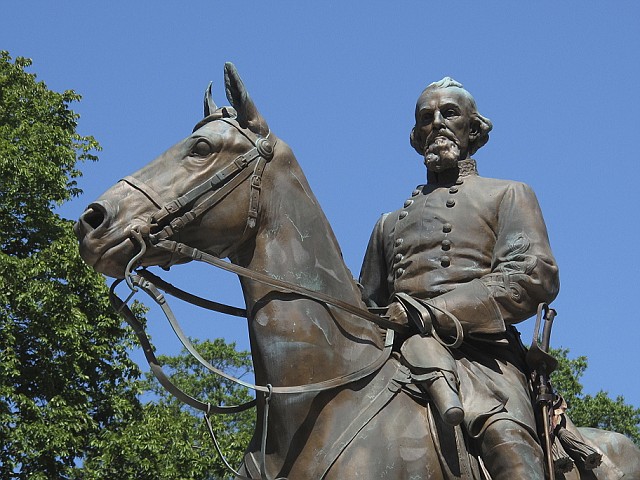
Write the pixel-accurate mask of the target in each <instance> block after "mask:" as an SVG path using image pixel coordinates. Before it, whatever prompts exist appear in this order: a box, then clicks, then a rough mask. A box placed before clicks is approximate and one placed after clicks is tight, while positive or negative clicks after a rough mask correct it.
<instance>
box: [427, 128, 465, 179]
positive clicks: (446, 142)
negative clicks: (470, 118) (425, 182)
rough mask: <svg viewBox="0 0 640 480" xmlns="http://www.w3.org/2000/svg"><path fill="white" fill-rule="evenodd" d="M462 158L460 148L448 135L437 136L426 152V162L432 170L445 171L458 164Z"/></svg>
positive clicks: (428, 168)
mask: <svg viewBox="0 0 640 480" xmlns="http://www.w3.org/2000/svg"><path fill="white" fill-rule="evenodd" d="M459 159H460V148H459V147H458V145H457V144H456V143H455V142H454V141H453V140H450V139H448V138H446V137H436V138H435V139H434V140H433V141H432V142H431V143H430V144H429V145H427V148H426V149H425V152H424V164H425V165H426V166H427V170H429V171H432V172H436V173H439V172H443V171H445V170H448V169H450V168H453V167H455V166H457V165H458V160H459Z"/></svg>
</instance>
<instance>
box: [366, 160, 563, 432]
mask: <svg viewBox="0 0 640 480" xmlns="http://www.w3.org/2000/svg"><path fill="white" fill-rule="evenodd" d="M360 283H361V284H362V286H363V289H364V290H363V292H364V297H365V301H367V302H368V303H369V305H370V306H386V305H389V304H390V303H391V302H392V301H393V295H394V294H395V293H400V292H403V293H406V294H408V295H411V296H412V297H415V298H418V299H421V300H425V301H428V303H430V304H432V305H435V306H436V307H438V308H440V309H445V310H447V311H449V312H451V313H452V314H454V315H455V316H456V317H457V318H458V319H459V320H460V322H461V324H462V326H463V330H464V334H465V341H464V342H463V344H462V346H461V347H460V348H459V349H456V350H454V351H452V355H453V356H454V357H455V358H456V363H457V365H458V375H459V377H460V383H461V386H460V394H461V399H462V402H463V406H464V409H465V423H466V424H467V428H468V430H469V432H470V433H471V434H472V435H474V436H475V435H479V434H480V433H481V431H482V430H483V429H484V428H485V427H486V426H487V425H488V423H490V421H493V420H494V419H498V418H502V417H507V418H510V419H512V420H515V421H517V422H518V423H521V424H523V425H526V426H527V427H528V428H530V429H532V430H533V429H535V421H534V419H533V415H532V408H531V398H530V393H529V388H528V378H527V373H526V367H525V366H524V361H523V350H522V348H521V346H520V343H519V339H518V338H517V332H516V331H515V328H513V327H512V325H514V324H516V323H518V322H521V321H522V320H525V319H527V318H529V317H531V316H532V315H534V314H535V312H536V310H537V306H538V304H539V303H540V302H551V301H552V300H553V299H554V298H555V297H556V295H557V293H558V289H559V280H558V268H557V266H556V263H555V260H554V258H553V255H552V253H551V249H550V247H549V240H548V235H547V229H546V226H545V224H544V220H543V218H542V214H541V211H540V207H539V205H538V201H537V199H536V197H535V194H534V193H533V191H532V190H531V188H529V187H528V186H527V185H525V184H523V183H520V182H514V181H507V180H497V179H492V178H484V177H480V176H478V174H477V170H476V164H475V161H473V160H464V161H461V162H459V166H458V168H454V169H451V170H447V171H445V172H442V173H441V174H439V175H438V174H434V173H433V172H429V177H428V182H427V184H426V185H420V186H418V187H417V188H416V189H415V190H414V191H413V193H412V195H411V197H410V198H408V199H407V200H406V201H405V203H404V206H403V208H401V209H400V210H397V211H395V212H392V213H389V214H385V215H383V216H382V217H381V218H380V220H379V221H378V223H377V224H376V226H375V228H374V231H373V233H372V235H371V239H370V241H369V245H368V247H367V251H366V254H365V258H364V262H363V266H362V272H361V276H360ZM436 312H437V311H436ZM435 323H436V326H437V327H438V329H439V330H440V332H441V333H444V334H446V333H448V332H451V331H452V329H451V325H450V320H447V318H446V317H445V316H443V315H438V314H436V319H435ZM438 324H439V326H438Z"/></svg>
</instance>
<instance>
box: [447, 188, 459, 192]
mask: <svg viewBox="0 0 640 480" xmlns="http://www.w3.org/2000/svg"><path fill="white" fill-rule="evenodd" d="M449 193H458V187H451V188H450V189H449Z"/></svg>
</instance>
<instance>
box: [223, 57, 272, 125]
mask: <svg viewBox="0 0 640 480" xmlns="http://www.w3.org/2000/svg"><path fill="white" fill-rule="evenodd" d="M224 86H225V90H226V92H227V98H228V99H229V102H231V105H232V106H233V108H235V109H236V111H237V112H238V117H237V120H238V123H239V124H240V126H241V127H243V128H248V129H249V130H251V131H252V132H253V133H256V134H258V135H261V136H263V137H266V136H267V134H268V133H269V126H268V125H267V122H266V120H265V119H264V118H263V117H262V115H260V112H258V109H257V108H256V105H255V104H254V103H253V100H251V97H250V96H249V93H248V92H247V89H246V88H245V87H244V83H243V82H242V79H241V78H240V75H239V74H238V71H237V70H236V67H235V66H234V65H233V63H230V62H227V63H225V64H224Z"/></svg>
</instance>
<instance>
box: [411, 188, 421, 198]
mask: <svg viewBox="0 0 640 480" xmlns="http://www.w3.org/2000/svg"><path fill="white" fill-rule="evenodd" d="M421 191H422V189H421V188H416V189H415V190H414V191H413V192H411V196H412V197H415V196H416V195H419V194H420V192H421Z"/></svg>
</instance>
